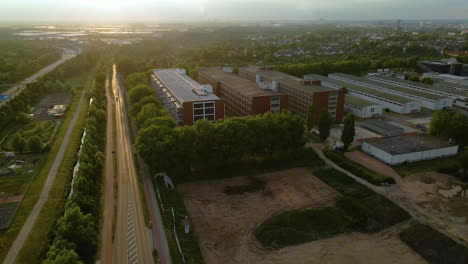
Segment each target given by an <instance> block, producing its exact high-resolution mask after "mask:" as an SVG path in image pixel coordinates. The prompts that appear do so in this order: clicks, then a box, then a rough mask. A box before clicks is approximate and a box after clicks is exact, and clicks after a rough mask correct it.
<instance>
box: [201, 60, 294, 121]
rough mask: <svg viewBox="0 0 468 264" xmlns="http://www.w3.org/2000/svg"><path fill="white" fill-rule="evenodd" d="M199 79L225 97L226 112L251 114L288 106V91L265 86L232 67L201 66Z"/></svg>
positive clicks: (282, 108) (237, 114) (228, 113)
mask: <svg viewBox="0 0 468 264" xmlns="http://www.w3.org/2000/svg"><path fill="white" fill-rule="evenodd" d="M198 82H199V83H201V84H209V85H211V86H212V87H213V91H214V93H215V94H216V95H217V96H219V97H221V98H223V99H224V101H225V104H226V116H248V115H256V114H263V113H266V112H278V111H282V110H286V109H288V95H287V94H285V93H282V92H278V91H277V90H273V89H272V87H268V86H267V87H265V86H263V87H261V86H259V85H257V83H255V82H254V81H251V80H248V79H246V78H243V77H240V76H239V75H237V74H235V73H233V72H232V69H231V68H221V67H206V68H199V69H198Z"/></svg>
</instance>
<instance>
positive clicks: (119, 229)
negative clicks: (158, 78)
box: [112, 65, 153, 264]
mask: <svg viewBox="0 0 468 264" xmlns="http://www.w3.org/2000/svg"><path fill="white" fill-rule="evenodd" d="M112 89H113V93H114V96H115V97H116V98H118V99H116V98H114V101H115V117H116V142H117V150H116V154H115V155H117V182H118V198H117V221H116V227H115V239H114V243H115V244H114V252H115V257H114V260H115V261H114V263H117V264H120V263H122V264H123V263H125V264H127V263H129V264H135V263H153V257H152V245H153V242H152V240H151V236H150V231H149V229H148V228H146V226H145V219H144V215H143V205H142V201H141V198H140V197H141V196H140V190H139V186H138V178H137V177H138V176H137V170H136V168H135V163H134V155H133V154H134V153H133V150H132V145H131V135H130V127H129V121H128V118H127V112H126V109H125V103H124V101H123V100H122V98H124V96H123V95H124V90H123V89H124V88H123V86H121V85H120V82H119V79H118V76H117V71H116V67H115V65H114V71H113V77H112Z"/></svg>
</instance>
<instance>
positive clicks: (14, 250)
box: [3, 92, 84, 264]
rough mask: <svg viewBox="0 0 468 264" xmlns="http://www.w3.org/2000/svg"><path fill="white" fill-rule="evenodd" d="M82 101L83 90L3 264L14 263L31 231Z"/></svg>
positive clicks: (46, 195)
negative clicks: (38, 194) (37, 197)
mask: <svg viewBox="0 0 468 264" xmlns="http://www.w3.org/2000/svg"><path fill="white" fill-rule="evenodd" d="M83 101H84V92H83V93H82V94H81V97H80V102H79V104H78V107H77V109H76V111H75V113H74V114H73V118H72V120H71V122H70V124H69V125H68V129H67V132H66V134H65V137H64V138H63V141H62V144H61V145H60V148H59V151H58V153H57V156H56V157H55V160H54V163H53V164H52V167H51V169H50V171H49V174H48V175H47V179H46V182H45V184H44V187H43V188H42V192H41V195H40V197H39V199H38V200H37V202H36V204H35V205H34V207H33V209H32V211H31V213H30V214H29V216H28V218H27V219H26V222H25V223H24V225H23V227H22V228H21V231H20V232H19V234H18V236H17V237H16V239H15V242H13V245H12V246H11V248H10V250H9V251H8V254H7V256H6V257H5V259H4V260H3V264H12V263H14V261H15V259H16V257H17V256H18V253H19V251H20V250H21V247H23V244H24V241H25V240H26V239H27V238H28V235H29V233H30V232H31V229H32V228H33V227H34V223H35V222H36V220H37V217H38V216H39V213H40V212H41V210H42V207H43V206H44V203H45V202H46V200H47V198H48V196H49V192H50V190H51V188H52V185H53V184H54V181H55V177H56V176H57V172H58V170H59V167H60V164H61V163H62V160H63V155H64V154H65V150H66V149H67V146H68V142H69V141H70V135H71V133H72V131H73V129H74V128H75V125H76V121H77V120H78V117H79V115H80V112H81V109H82V106H83Z"/></svg>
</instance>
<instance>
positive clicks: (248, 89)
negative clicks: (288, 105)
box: [198, 67, 284, 97]
mask: <svg viewBox="0 0 468 264" xmlns="http://www.w3.org/2000/svg"><path fill="white" fill-rule="evenodd" d="M198 72H203V73H205V74H207V75H209V76H210V77H211V78H213V79H215V80H217V81H219V82H222V83H224V84H225V85H227V86H229V87H231V88H233V89H235V90H236V91H238V92H239V93H241V94H243V95H245V96H249V97H255V96H271V95H283V94H284V93H281V92H275V91H269V90H265V89H262V88H260V87H258V85H257V83H256V82H254V81H251V80H248V79H246V78H243V77H241V76H239V75H237V74H235V73H230V72H225V71H224V70H223V69H222V68H221V67H205V68H199V69H198Z"/></svg>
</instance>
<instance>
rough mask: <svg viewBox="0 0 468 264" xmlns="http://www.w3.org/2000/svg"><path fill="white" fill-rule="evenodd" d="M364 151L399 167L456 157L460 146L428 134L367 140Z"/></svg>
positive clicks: (363, 146)
mask: <svg viewBox="0 0 468 264" xmlns="http://www.w3.org/2000/svg"><path fill="white" fill-rule="evenodd" d="M362 150H363V151H364V152H366V153H367V154H369V155H371V156H373V157H375V158H377V159H379V160H381V161H383V162H385V163H387V164H389V165H398V164H403V163H407V162H416V161H422V160H431V159H437V158H443V157H448V156H454V155H456V154H457V153H458V146H457V145H453V144H449V143H448V142H446V141H444V140H441V139H439V138H437V137H433V136H430V135H427V134H416V135H402V136H393V137H383V138H377V139H371V140H367V141H364V142H363V143H362Z"/></svg>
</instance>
